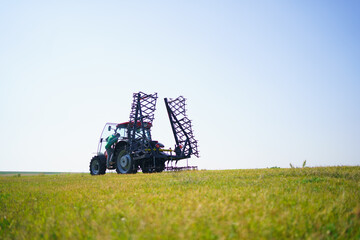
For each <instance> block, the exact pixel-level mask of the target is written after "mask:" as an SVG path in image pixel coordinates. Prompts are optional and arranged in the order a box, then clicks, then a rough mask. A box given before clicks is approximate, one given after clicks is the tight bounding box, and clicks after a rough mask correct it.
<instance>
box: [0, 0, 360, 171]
mask: <svg viewBox="0 0 360 240" xmlns="http://www.w3.org/2000/svg"><path fill="white" fill-rule="evenodd" d="M359 43H360V1H331V0H329V1H0V133H1V135H0V150H1V153H2V154H3V155H2V157H1V158H0V170H19V171H20V170H21V171H26V170H27V171H84V172H86V171H88V165H89V161H90V158H91V157H92V154H93V153H94V152H95V151H96V147H97V141H98V138H99V134H100V132H101V130H102V127H103V125H104V124H105V123H106V122H124V121H127V120H128V118H129V113H130V105H131V100H132V93H133V92H137V91H144V92H149V93H152V92H158V94H159V100H158V105H157V109H158V110H157V112H156V115H155V121H154V128H153V138H155V139H157V140H160V142H163V143H165V145H166V146H167V147H173V142H174V141H173V139H172V133H171V129H170V125H169V123H168V120H167V116H166V112H165V108H164V104H163V101H162V98H164V97H177V96H179V95H183V96H185V97H186V98H187V99H188V115H189V118H190V119H192V120H193V125H194V126H193V128H194V130H195V136H196V138H197V139H198V140H199V145H200V147H199V149H200V154H201V157H200V158H199V159H197V158H194V159H191V160H189V163H190V164H192V165H198V166H199V168H200V169H234V168H266V167H272V166H280V167H289V163H292V164H294V165H296V166H300V165H301V164H302V162H303V161H304V160H307V163H308V165H309V166H329V165H359V164H360V107H359V105H360V47H359V46H360V44H359Z"/></svg>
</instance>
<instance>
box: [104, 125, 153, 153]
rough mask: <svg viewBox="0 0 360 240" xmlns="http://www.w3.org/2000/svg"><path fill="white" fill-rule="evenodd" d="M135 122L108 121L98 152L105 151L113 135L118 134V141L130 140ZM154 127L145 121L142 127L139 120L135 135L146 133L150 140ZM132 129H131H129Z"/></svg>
mask: <svg viewBox="0 0 360 240" xmlns="http://www.w3.org/2000/svg"><path fill="white" fill-rule="evenodd" d="M133 126H134V123H132V122H124V123H106V124H105V126H104V128H103V131H102V133H101V136H100V141H99V144H98V150H97V152H98V153H103V154H104V153H105V146H106V145H107V143H108V142H109V139H110V138H111V136H115V135H117V136H118V141H128V139H129V134H131V133H132V129H133ZM151 127H152V124H151V123H147V122H145V123H144V128H141V123H140V122H138V123H137V126H136V128H135V135H139V136H140V135H143V134H145V137H146V138H147V139H149V140H151V133H150V129H151ZM129 129H130V131H129ZM142 129H144V132H142Z"/></svg>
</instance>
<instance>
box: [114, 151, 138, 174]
mask: <svg viewBox="0 0 360 240" xmlns="http://www.w3.org/2000/svg"><path fill="white" fill-rule="evenodd" d="M134 169H135V166H134V160H133V159H132V157H131V156H130V154H128V153H127V152H126V150H125V149H123V150H122V151H121V152H120V153H119V154H118V155H117V156H116V172H117V173H119V174H120V173H121V174H130V173H136V172H137V170H134Z"/></svg>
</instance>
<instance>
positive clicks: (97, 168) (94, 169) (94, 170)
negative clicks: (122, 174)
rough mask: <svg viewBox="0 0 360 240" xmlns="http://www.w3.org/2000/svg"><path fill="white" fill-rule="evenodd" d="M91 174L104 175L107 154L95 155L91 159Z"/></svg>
mask: <svg viewBox="0 0 360 240" xmlns="http://www.w3.org/2000/svg"><path fill="white" fill-rule="evenodd" d="M89 168H90V174H91V175H103V174H105V172H106V158H105V156H94V157H93V158H92V159H91V161H90V166H89Z"/></svg>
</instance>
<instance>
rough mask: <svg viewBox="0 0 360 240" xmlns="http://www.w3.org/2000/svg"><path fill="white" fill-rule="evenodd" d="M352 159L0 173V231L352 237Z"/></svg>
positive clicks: (358, 181) (357, 228) (359, 230)
mask: <svg viewBox="0 0 360 240" xmlns="http://www.w3.org/2000/svg"><path fill="white" fill-rule="evenodd" d="M359 189H360V167H326V168H291V169H279V168H274V169H252V170H226V171H189V172H165V173H160V174H140V173H138V174H134V175H117V174H114V173H110V174H106V175H104V176H90V174H59V175H37V176H20V177H18V176H14V177H9V176H7V177H1V176H0V239H74V238H75V239H283V238H291V239H360V190H359Z"/></svg>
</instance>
